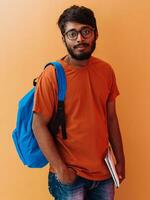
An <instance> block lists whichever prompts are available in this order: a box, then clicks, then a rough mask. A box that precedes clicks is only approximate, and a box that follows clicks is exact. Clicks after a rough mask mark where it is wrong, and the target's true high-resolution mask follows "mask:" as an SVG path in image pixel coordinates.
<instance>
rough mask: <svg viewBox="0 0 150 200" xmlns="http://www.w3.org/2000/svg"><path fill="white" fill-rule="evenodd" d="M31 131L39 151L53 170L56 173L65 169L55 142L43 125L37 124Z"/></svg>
mask: <svg viewBox="0 0 150 200" xmlns="http://www.w3.org/2000/svg"><path fill="white" fill-rule="evenodd" d="M33 131H34V135H35V137H36V139H37V142H38V144H39V147H40V148H41V151H42V152H43V154H44V155H45V157H46V158H47V160H48V161H49V163H50V164H51V165H52V167H53V168H54V170H55V171H56V172H58V171H61V170H63V169H64V168H66V165H65V163H64V161H63V160H62V158H61V156H60V154H59V152H58V149H57V147H56V144H55V141H54V139H53V137H52V135H51V133H50V132H49V130H48V128H47V126H46V125H45V124H38V125H36V126H35V125H33Z"/></svg>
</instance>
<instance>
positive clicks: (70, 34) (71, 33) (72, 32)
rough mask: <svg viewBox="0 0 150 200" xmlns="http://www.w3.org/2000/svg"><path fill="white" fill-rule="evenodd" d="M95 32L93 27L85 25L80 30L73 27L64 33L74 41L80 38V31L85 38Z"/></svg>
mask: <svg viewBox="0 0 150 200" xmlns="http://www.w3.org/2000/svg"><path fill="white" fill-rule="evenodd" d="M93 32H94V29H93V28H90V27H83V28H82V29H81V30H80V31H77V30H76V29H71V30H69V31H67V32H66V33H64V35H66V36H67V38H68V39H69V40H72V41H74V40H76V39H77V38H78V34H79V33H80V34H81V35H82V37H83V38H84V39H88V38H90V37H91V36H92V34H93Z"/></svg>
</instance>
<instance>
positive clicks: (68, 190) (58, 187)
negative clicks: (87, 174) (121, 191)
mask: <svg viewBox="0 0 150 200" xmlns="http://www.w3.org/2000/svg"><path fill="white" fill-rule="evenodd" d="M48 187H49V192H50V194H51V195H52V196H53V197H54V198H55V200H114V191H115V189H114V183H113V180H112V178H109V179H107V180H103V181H91V180H88V179H85V178H82V177H80V176H77V178H76V180H75V182H74V183H72V184H62V183H61V182H60V181H59V180H58V179H57V177H56V176H55V174H54V173H51V172H50V173H49V176H48Z"/></svg>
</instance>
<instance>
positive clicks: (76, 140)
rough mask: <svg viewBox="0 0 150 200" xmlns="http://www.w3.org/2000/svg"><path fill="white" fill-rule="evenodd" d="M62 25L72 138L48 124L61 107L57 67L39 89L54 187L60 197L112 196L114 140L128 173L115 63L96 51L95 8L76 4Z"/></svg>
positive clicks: (37, 121) (42, 139) (39, 126)
mask: <svg viewBox="0 0 150 200" xmlns="http://www.w3.org/2000/svg"><path fill="white" fill-rule="evenodd" d="M58 26H59V28H60V30H61V33H62V39H63V42H64V44H65V46H66V48H67V50H68V54H67V55H66V56H65V57H63V58H62V59H59V60H58V61H59V62H60V63H61V64H62V66H63V68H64V71H65V75H66V80H67V94H66V97H65V117H66V132H67V139H66V140H64V139H63V138H62V135H61V130H59V133H58V134H57V139H56V141H54V139H53V137H52V135H51V133H50V131H49V129H48V123H49V122H50V120H51V118H52V115H53V112H54V111H55V110H56V107H57V81H56V77H55V70H54V68H53V67H48V68H46V69H45V70H44V72H43V73H42V74H41V76H40V78H39V80H38V84H37V88H36V94H35V103H34V117H33V131H34V133H35V137H36V139H37V141H38V143H39V146H40V148H41V149H42V151H43V153H44V154H45V156H46V158H47V160H48V161H49V163H50V172H49V191H50V193H51V194H52V195H53V196H54V197H55V199H57V200H84V199H88V200H113V199H114V184H113V180H112V178H111V175H110V173H109V171H108V168H107V166H106V164H105V161H104V157H105V155H106V152H107V149H108V146H109V143H110V144H111V146H112V149H113V152H114V155H115V158H116V161H117V164H116V170H117V172H118V175H119V178H120V182H122V180H123V179H124V178H125V159H124V153H123V145H122V140H121V134H120V130H119V125H118V119H117V115H116V109H115V98H116V97H117V95H119V91H118V88H117V85H116V80H115V75H114V72H113V69H112V68H111V66H110V65H109V64H107V63H106V62H104V61H102V60H101V59H98V58H95V57H93V56H92V53H93V51H94V49H95V47H96V40H97V38H98V30H97V26H96V20H95V17H94V14H93V12H92V11H91V10H90V9H88V8H86V7H83V6H82V7H79V6H72V7H70V8H68V9H66V10H65V11H64V12H63V13H62V15H61V16H60V17H59V20H58Z"/></svg>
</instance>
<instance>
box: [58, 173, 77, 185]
mask: <svg viewBox="0 0 150 200" xmlns="http://www.w3.org/2000/svg"><path fill="white" fill-rule="evenodd" d="M55 178H56V180H57V182H58V183H59V184H60V185H61V186H65V187H72V186H75V185H76V184H77V182H78V179H79V176H76V178H75V180H74V181H73V182H72V183H62V182H61V181H60V180H59V179H58V177H57V176H56V174H55Z"/></svg>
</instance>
